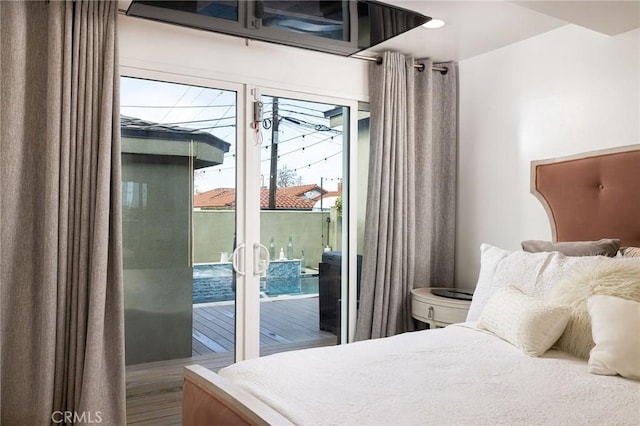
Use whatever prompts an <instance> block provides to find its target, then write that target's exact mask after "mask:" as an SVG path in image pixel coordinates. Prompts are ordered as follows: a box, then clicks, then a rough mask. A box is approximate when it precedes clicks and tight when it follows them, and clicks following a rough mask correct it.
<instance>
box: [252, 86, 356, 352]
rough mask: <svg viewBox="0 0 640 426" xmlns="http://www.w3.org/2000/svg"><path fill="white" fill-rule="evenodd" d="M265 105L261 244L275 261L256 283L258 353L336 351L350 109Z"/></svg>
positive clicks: (288, 102) (267, 101) (277, 101)
mask: <svg viewBox="0 0 640 426" xmlns="http://www.w3.org/2000/svg"><path fill="white" fill-rule="evenodd" d="M261 101H262V104H263V121H262V123H261V125H262V129H261V131H262V143H261V147H260V151H261V156H260V157H261V158H260V172H261V176H260V185H261V188H260V212H261V213H260V241H261V243H262V245H264V246H265V247H267V249H268V252H269V258H270V263H269V265H268V267H266V269H265V271H264V273H263V274H262V276H261V277H260V284H259V285H260V354H261V355H266V354H270V353H275V352H281V351H286V350H291V349H300V348H304V347H313V346H325V345H335V344H337V343H339V342H340V337H339V336H340V334H341V321H340V318H341V312H342V306H341V300H342V294H343V280H342V276H343V274H342V272H343V265H344V263H343V260H344V259H343V258H342V253H343V235H342V223H343V218H342V195H343V193H342V183H343V179H344V177H345V176H344V170H346V167H345V164H346V159H347V158H348V156H347V155H346V153H347V147H348V140H349V138H348V133H349V126H348V125H347V126H343V122H344V123H348V122H349V120H348V108H346V107H342V106H339V105H330V104H323V103H317V102H309V101H301V100H295V99H288V98H283V97H270V96H262V98H261ZM345 249H346V248H345ZM345 256H346V251H345Z"/></svg>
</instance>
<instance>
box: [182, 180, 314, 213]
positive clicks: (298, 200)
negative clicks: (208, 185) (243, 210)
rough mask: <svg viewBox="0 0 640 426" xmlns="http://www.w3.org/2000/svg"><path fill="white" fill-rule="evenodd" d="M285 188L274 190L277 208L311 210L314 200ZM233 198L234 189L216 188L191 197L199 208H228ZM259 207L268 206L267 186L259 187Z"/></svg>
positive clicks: (233, 200) (233, 203) (233, 202)
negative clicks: (293, 193)
mask: <svg viewBox="0 0 640 426" xmlns="http://www.w3.org/2000/svg"><path fill="white" fill-rule="evenodd" d="M307 186H309V185H307ZM315 186H316V185H312V188H313V187H315ZM298 188H300V187H298ZM285 189H289V188H280V189H278V190H277V191H276V208H277V209H291V210H311V209H312V208H313V205H314V204H315V201H314V200H310V199H307V198H303V197H298V196H295V195H291V194H288V193H287V192H289V191H284V190H285ZM304 192H306V191H304ZM304 192H303V193H304ZM235 198H236V193H235V189H233V188H216V189H212V190H211V191H207V192H203V193H201V194H196V195H195V196H194V197H193V206H194V207H200V208H218V209H221V208H229V207H233V206H235ZM260 208H262V209H267V208H269V190H268V189H267V188H261V189H260Z"/></svg>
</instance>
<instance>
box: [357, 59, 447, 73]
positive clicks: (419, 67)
mask: <svg viewBox="0 0 640 426" xmlns="http://www.w3.org/2000/svg"><path fill="white" fill-rule="evenodd" d="M350 58H355V59H363V60H365V61H371V62H375V63H376V64H378V65H380V64H381V63H382V58H381V57H380V56H362V55H351V56H350ZM413 67H414V68H416V69H417V70H418V71H424V64H421V63H418V62H415V63H414V64H413ZM431 71H440V73H441V74H443V75H444V74H446V73H447V72H448V71H449V68H447V67H438V66H435V67H434V66H432V67H431Z"/></svg>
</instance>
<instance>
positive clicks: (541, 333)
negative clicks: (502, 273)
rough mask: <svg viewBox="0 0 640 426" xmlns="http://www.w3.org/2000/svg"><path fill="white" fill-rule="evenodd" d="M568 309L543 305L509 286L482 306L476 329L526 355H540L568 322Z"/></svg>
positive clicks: (537, 299)
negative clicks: (482, 330) (492, 335)
mask: <svg viewBox="0 0 640 426" xmlns="http://www.w3.org/2000/svg"><path fill="white" fill-rule="evenodd" d="M570 314H571V309H570V308H569V307H568V306H563V305H553V304H548V303H545V301H544V300H543V299H541V298H536V297H532V296H527V295H525V294H524V293H522V292H521V291H520V290H518V289H517V288H516V287H514V286H512V285H507V286H506V287H503V288H501V289H500V290H498V291H497V292H496V293H495V294H494V295H493V296H491V298H490V299H489V301H488V302H487V304H486V305H485V307H484V309H483V311H482V314H480V318H479V319H478V328H481V329H484V330H487V331H490V332H491V333H493V334H495V335H496V336H498V337H500V338H502V339H504V340H506V341H507V342H509V343H511V344H512V345H513V346H515V347H517V348H518V349H520V350H521V351H522V352H524V353H525V354H527V355H531V356H540V355H542V354H544V353H545V352H546V351H547V350H548V349H549V348H550V347H551V345H553V343H554V342H555V341H556V340H557V339H558V337H560V335H561V334H562V332H563V331H564V328H565V327H566V325H567V321H569V315H570Z"/></svg>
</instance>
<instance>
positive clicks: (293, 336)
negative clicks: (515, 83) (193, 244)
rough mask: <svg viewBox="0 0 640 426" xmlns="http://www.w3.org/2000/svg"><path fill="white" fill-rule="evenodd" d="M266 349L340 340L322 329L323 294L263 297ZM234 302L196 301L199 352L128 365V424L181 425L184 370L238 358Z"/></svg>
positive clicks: (263, 347) (216, 366) (195, 348)
mask: <svg viewBox="0 0 640 426" xmlns="http://www.w3.org/2000/svg"><path fill="white" fill-rule="evenodd" d="M260 310H261V315H260V317H261V327H260V354H261V355H270V354H274V353H277V352H283V351H289V350H297V349H306V348H311V347H318V346H328V345H335V344H336V343H337V338H336V336H334V335H333V334H331V333H327V332H325V331H321V330H320V329H319V319H318V298H317V297H309V298H302V299H285V300H277V301H263V303H261V304H260ZM234 317H235V308H234V306H233V305H217V306H197V305H196V306H195V307H194V314H193V357H191V358H184V359H177V360H170V361H158V362H151V363H146V364H138V365H132V366H128V367H127V424H130V425H140V426H142V425H157V426H167V425H180V424H181V421H182V412H181V410H182V407H181V404H182V370H183V368H184V366H186V365H191V364H200V365H203V366H205V367H207V368H209V369H211V370H213V371H218V370H220V369H221V368H223V367H226V366H227V365H230V364H232V363H233V357H234V334H233V329H234V327H235V319H234Z"/></svg>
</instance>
